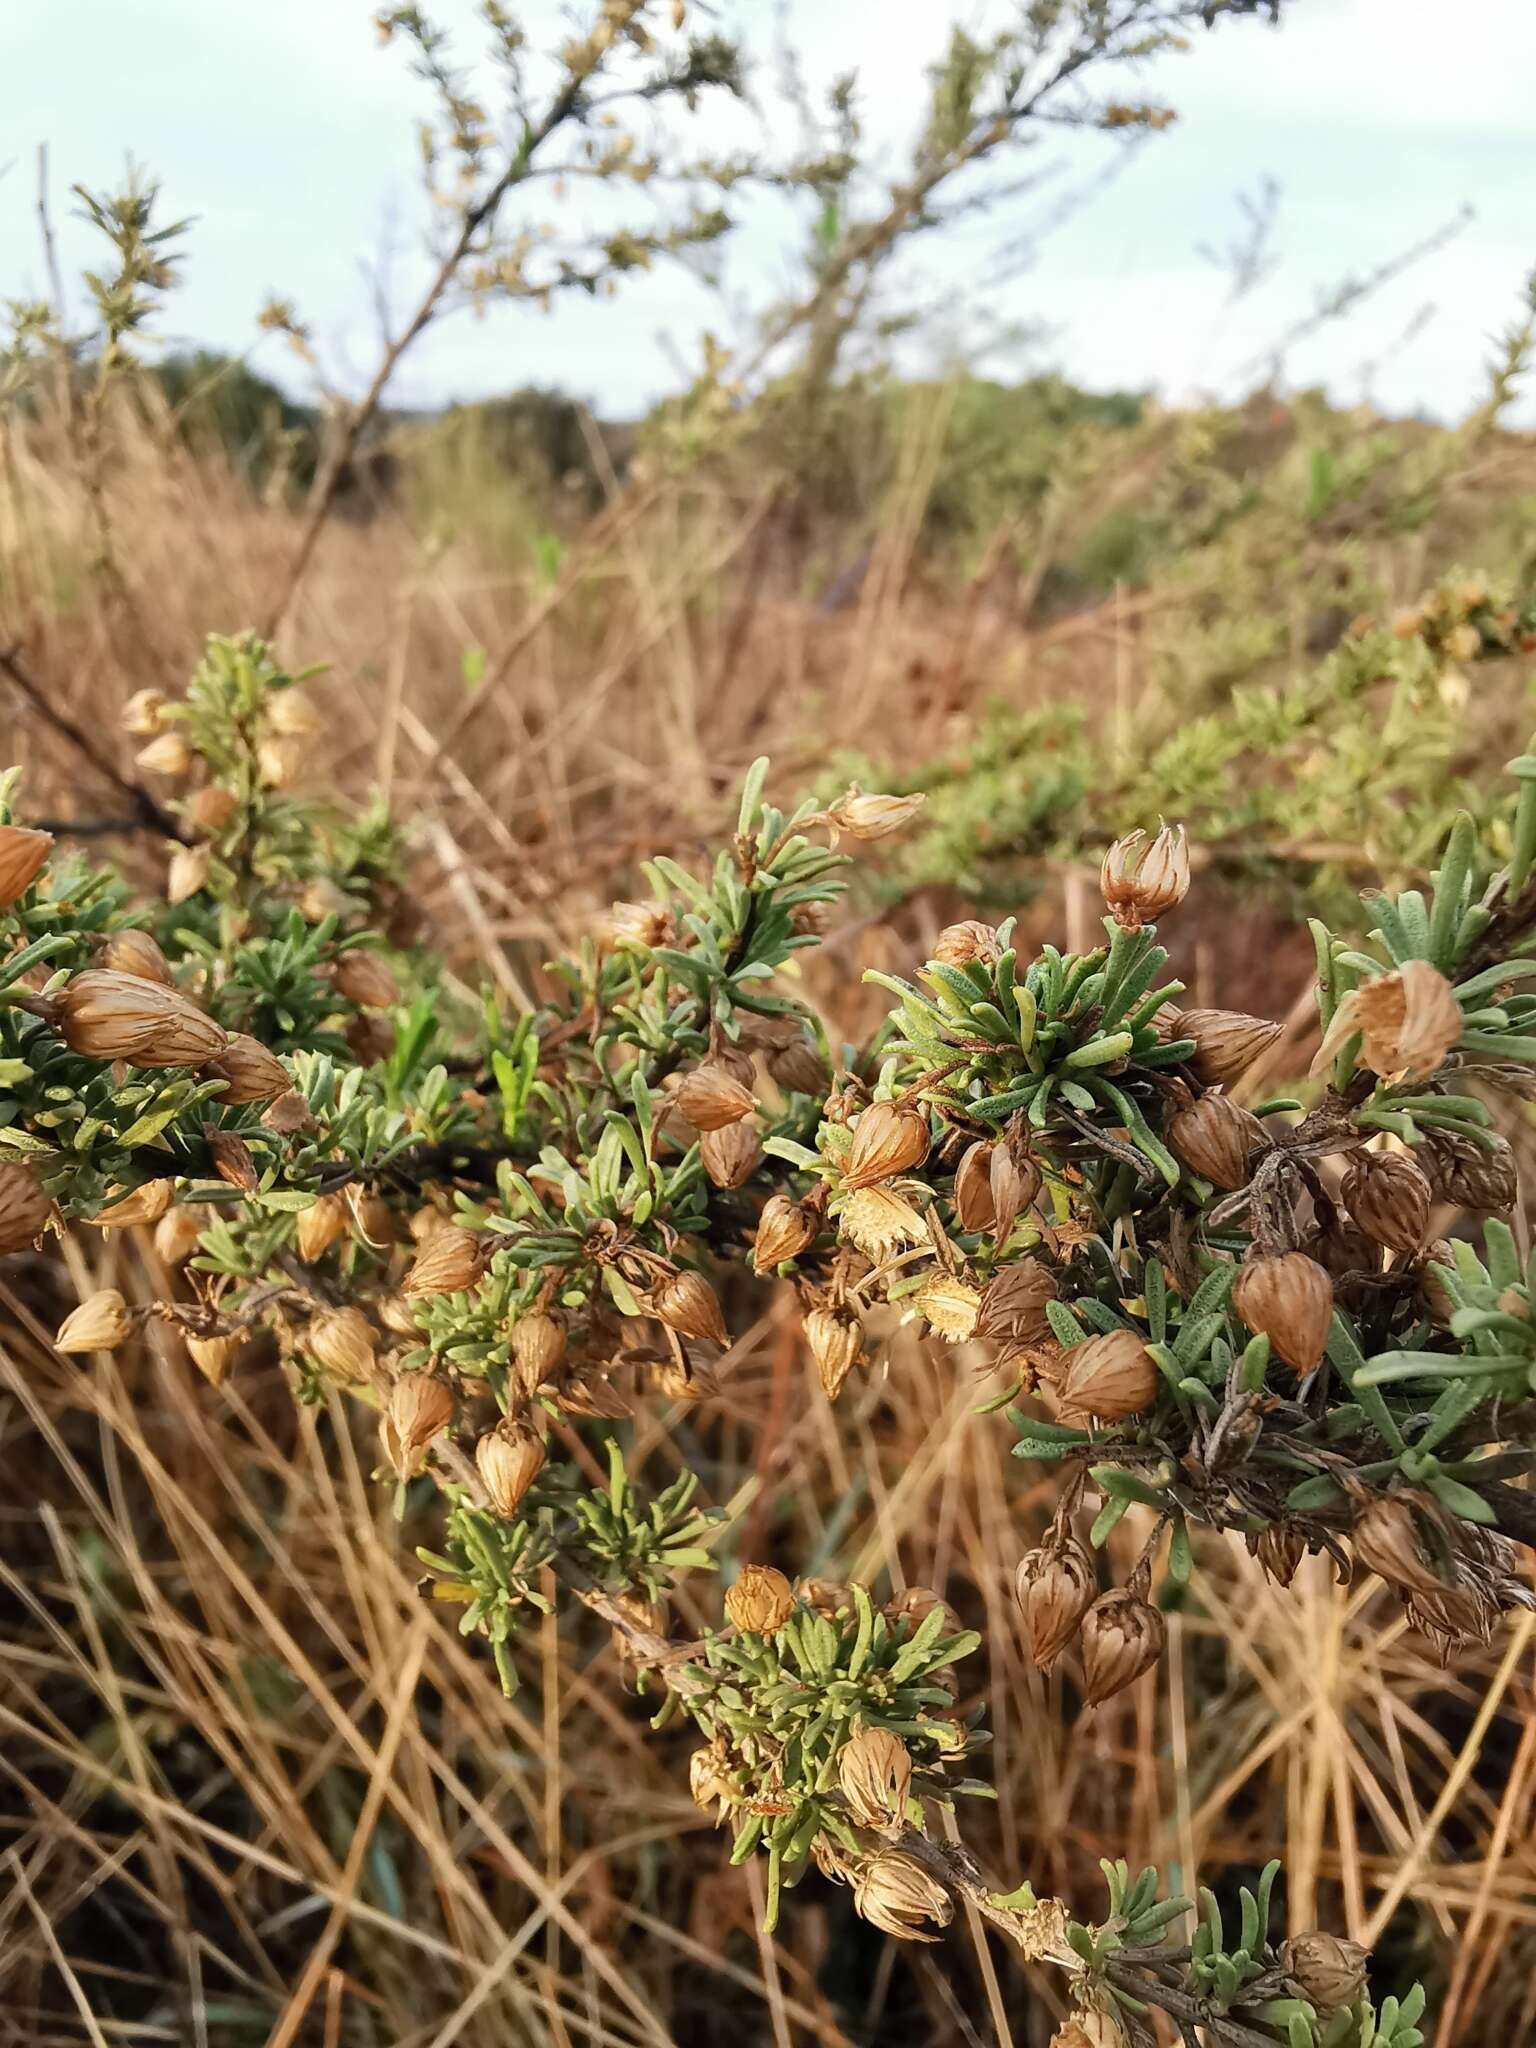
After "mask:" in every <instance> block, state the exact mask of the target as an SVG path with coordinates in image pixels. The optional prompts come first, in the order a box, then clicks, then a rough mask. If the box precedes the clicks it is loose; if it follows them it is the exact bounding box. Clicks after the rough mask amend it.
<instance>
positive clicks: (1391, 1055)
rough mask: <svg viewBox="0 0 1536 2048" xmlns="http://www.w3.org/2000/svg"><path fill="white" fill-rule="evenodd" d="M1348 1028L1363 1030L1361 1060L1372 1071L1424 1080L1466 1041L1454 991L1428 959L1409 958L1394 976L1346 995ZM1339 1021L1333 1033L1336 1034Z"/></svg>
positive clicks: (1381, 976)
mask: <svg viewBox="0 0 1536 2048" xmlns="http://www.w3.org/2000/svg"><path fill="white" fill-rule="evenodd" d="M1345 1011H1349V1012H1350V1023H1349V1026H1348V1028H1349V1029H1351V1030H1358V1031H1359V1032H1360V1034H1361V1042H1360V1060H1361V1064H1362V1065H1364V1066H1367V1067H1369V1068H1370V1070H1371V1072H1372V1073H1373V1074H1381V1075H1383V1076H1385V1075H1389V1074H1390V1075H1400V1076H1401V1077H1402V1078H1403V1079H1404V1080H1408V1081H1423V1080H1427V1079H1428V1078H1429V1076H1430V1075H1431V1074H1432V1073H1434V1071H1435V1069H1436V1068H1437V1067H1439V1066H1440V1065H1441V1063H1442V1062H1443V1060H1444V1059H1445V1056H1446V1054H1447V1053H1448V1052H1450V1050H1451V1049H1452V1047H1453V1046H1455V1045H1458V1044H1459V1043H1460V1042H1461V1034H1462V1030H1463V1027H1464V1025H1465V1022H1466V1020H1465V1018H1464V1017H1463V1016H1462V1013H1461V1005H1460V1003H1458V1002H1457V1000H1456V995H1455V991H1454V990H1453V989H1452V987H1451V984H1450V983H1449V982H1448V981H1447V980H1446V978H1445V976H1444V975H1443V974H1442V973H1441V972H1440V970H1439V969H1438V968H1437V967H1431V966H1430V964H1429V962H1428V961H1427V960H1410V961H1409V962H1408V964H1407V966H1406V967H1401V968H1399V969H1398V971H1397V972H1396V973H1395V974H1378V975H1376V976H1374V977H1373V978H1372V979H1371V980H1370V981H1367V982H1365V983H1364V984H1363V985H1362V986H1361V987H1360V988H1357V989H1355V990H1354V991H1353V992H1352V994H1351V995H1350V996H1348V997H1346V998H1345V1001H1344V1002H1343V1003H1342V1004H1341V1005H1340V1007H1339V1015H1340V1016H1342V1015H1344V1013H1345ZM1336 1027H1337V1019H1335V1025H1334V1027H1333V1028H1331V1029H1330V1031H1329V1037H1330V1038H1331V1037H1333V1035H1334V1029H1336Z"/></svg>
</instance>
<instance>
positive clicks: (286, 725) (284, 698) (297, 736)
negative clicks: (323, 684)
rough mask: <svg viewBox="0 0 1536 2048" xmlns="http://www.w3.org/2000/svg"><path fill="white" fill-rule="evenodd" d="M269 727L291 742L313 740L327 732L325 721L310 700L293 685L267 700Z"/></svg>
mask: <svg viewBox="0 0 1536 2048" xmlns="http://www.w3.org/2000/svg"><path fill="white" fill-rule="evenodd" d="M267 725H268V727H269V728H270V730H271V731H273V732H275V733H281V734H282V736H283V737H284V739H291V740H312V739H314V738H316V737H317V735H319V734H320V733H322V732H324V730H325V721H324V720H323V719H322V718H321V716H320V713H319V712H318V711H317V710H316V709H315V707H314V705H313V704H312V703H311V702H310V700H309V698H308V697H306V696H305V694H304V692H303V691H302V690H299V689H295V688H293V687H292V686H291V685H290V687H289V688H288V689H286V690H274V691H273V693H272V695H271V696H270V697H269V698H268V699H267Z"/></svg>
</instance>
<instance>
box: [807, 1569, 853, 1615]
mask: <svg viewBox="0 0 1536 2048" xmlns="http://www.w3.org/2000/svg"><path fill="white" fill-rule="evenodd" d="M800 1598H801V1599H802V1600H803V1601H804V1602H805V1604H806V1606H807V1607H809V1608H810V1610H811V1612H812V1613H813V1614H819V1615H820V1616H821V1618H822V1620H823V1621H835V1620H836V1619H837V1617H838V1615H839V1614H841V1613H843V1612H844V1611H847V1612H850V1613H851V1612H852V1609H853V1592H852V1589H851V1588H850V1587H848V1586H846V1585H845V1584H844V1583H843V1581H842V1580H841V1579H802V1580H801V1581H800Z"/></svg>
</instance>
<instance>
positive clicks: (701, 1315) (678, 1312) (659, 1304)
mask: <svg viewBox="0 0 1536 2048" xmlns="http://www.w3.org/2000/svg"><path fill="white" fill-rule="evenodd" d="M650 1306H651V1310H652V1313H653V1314H654V1315H656V1316H657V1317H658V1318H659V1319H660V1320H661V1321H662V1322H664V1323H665V1324H666V1326H667V1328H668V1329H669V1330H676V1331H677V1333H678V1335H679V1336H680V1337H704V1338H707V1339H708V1340H709V1341H710V1342H711V1343H712V1344H728V1343H729V1342H730V1338H729V1336H728V1334H727V1332H726V1327H725V1318H724V1316H723V1315H722V1314H721V1312H720V1297H719V1296H718V1295H717V1294H716V1293H715V1290H714V1289H713V1287H711V1286H710V1284H709V1282H708V1281H707V1280H706V1279H705V1278H704V1276H703V1274H702V1273H674V1274H673V1275H672V1276H671V1278H670V1279H667V1280H664V1281H663V1282H662V1283H661V1285H660V1286H659V1287H658V1288H657V1289H656V1290H655V1292H654V1293H653V1294H652V1296H651V1303H650Z"/></svg>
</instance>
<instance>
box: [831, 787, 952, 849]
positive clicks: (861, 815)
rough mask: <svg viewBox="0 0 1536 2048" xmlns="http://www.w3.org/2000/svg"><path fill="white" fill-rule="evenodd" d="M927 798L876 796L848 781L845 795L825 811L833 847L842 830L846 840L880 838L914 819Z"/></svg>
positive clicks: (919, 796) (918, 795)
mask: <svg viewBox="0 0 1536 2048" xmlns="http://www.w3.org/2000/svg"><path fill="white" fill-rule="evenodd" d="M927 801H928V799H927V798H926V797H925V796H923V795H921V794H916V795H912V796H878V795H875V794H873V793H871V792H867V791H865V790H862V789H860V788H859V786H858V784H857V783H851V784H850V785H849V788H848V792H847V794H846V795H845V796H843V797H840V798H839V799H838V801H837V802H836V803H835V804H834V805H833V806H832V808H831V810H829V811H828V812H827V813H826V819H827V823H828V825H829V826H830V827H831V828H832V844H833V845H834V846H836V845H837V843H838V840H839V839H840V838H841V837H842V835H843V834H844V833H845V832H846V833H847V835H848V837H849V838H850V839H884V838H885V837H886V836H887V834H888V833H891V832H899V831H900V830H901V828H902V826H903V825H905V824H907V823H908V822H909V821H910V820H911V819H913V818H915V817H916V816H917V814H918V812H919V811H920V810H921V809H922V807H923V805H924V804H925V803H926V802H927Z"/></svg>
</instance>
